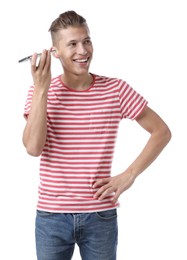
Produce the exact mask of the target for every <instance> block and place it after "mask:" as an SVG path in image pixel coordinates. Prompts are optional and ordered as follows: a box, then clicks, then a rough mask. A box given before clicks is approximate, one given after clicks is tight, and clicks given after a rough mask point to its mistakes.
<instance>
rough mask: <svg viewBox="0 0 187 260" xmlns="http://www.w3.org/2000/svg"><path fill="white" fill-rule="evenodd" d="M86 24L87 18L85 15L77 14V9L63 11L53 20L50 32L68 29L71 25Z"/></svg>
mask: <svg viewBox="0 0 187 260" xmlns="http://www.w3.org/2000/svg"><path fill="white" fill-rule="evenodd" d="M84 25H86V19H85V18H84V17H82V16H81V15H79V14H77V13H76V12H75V11H67V12H64V13H61V14H60V15H59V17H58V18H56V19H55V20H54V21H53V22H52V24H51V26H50V28H49V32H51V33H53V32H57V31H59V30H61V29H67V28H68V27H69V26H84Z"/></svg>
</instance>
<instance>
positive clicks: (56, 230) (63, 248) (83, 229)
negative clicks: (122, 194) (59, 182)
mask: <svg viewBox="0 0 187 260" xmlns="http://www.w3.org/2000/svg"><path fill="white" fill-rule="evenodd" d="M117 238H118V225H117V210H116V209H112V210H107V211H102V212H96V213H75V214H74V213H72V214H70V213H49V212H44V211H37V216H36V251H37V259H38V260H70V259H71V258H72V255H73V251H74V247H75V243H76V244H77V245H78V246H79V250H80V255H81V258H82V260H116V251H117Z"/></svg>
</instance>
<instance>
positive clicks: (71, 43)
mask: <svg viewBox="0 0 187 260" xmlns="http://www.w3.org/2000/svg"><path fill="white" fill-rule="evenodd" d="M76 45H77V43H76V42H70V43H69V46H70V47H75V46H76Z"/></svg>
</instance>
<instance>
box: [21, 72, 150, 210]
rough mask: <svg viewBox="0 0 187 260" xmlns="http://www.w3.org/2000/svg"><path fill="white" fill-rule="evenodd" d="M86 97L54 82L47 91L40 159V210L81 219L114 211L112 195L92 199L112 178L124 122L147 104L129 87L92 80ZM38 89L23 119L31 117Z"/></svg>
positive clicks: (119, 82) (101, 78)
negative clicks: (96, 184) (103, 181)
mask: <svg viewBox="0 0 187 260" xmlns="http://www.w3.org/2000/svg"><path fill="white" fill-rule="evenodd" d="M92 76H93V79H94V81H93V83H92V85H91V86H90V87H89V88H88V89H86V90H84V91H76V90H74V89H70V88H68V87H67V86H65V85H64V84H63V82H62V81H61V75H60V76H58V77H56V78H53V79H52V81H51V85H50V88H49V91H48V103H47V138H46V143H45V146H44V149H43V152H42V154H41V156H40V184H39V195H38V203H37V209H38V210H43V211H49V212H61V213H63V212H64V213H76V212H77V213H78V212H79V213H81V212H96V211H103V210H109V209H113V208H116V207H118V206H119V203H118V202H117V203H115V204H114V203H113V202H112V198H113V196H114V194H111V195H110V196H108V197H107V198H105V199H103V200H102V201H99V200H97V199H94V194H95V192H96V190H94V189H93V184H94V182H95V181H96V180H98V179H101V178H106V177H110V176H111V167H112V158H113V153H114V147H115V141H116V137H117V132H118V126H119V123H120V120H121V119H123V118H129V119H132V120H133V119H135V118H136V117H137V116H138V115H139V114H140V113H141V111H142V110H143V108H144V107H145V106H146V104H147V101H146V100H145V99H144V98H143V97H142V96H141V95H140V94H139V93H137V92H136V91H135V90H134V89H133V88H132V87H130V86H129V85H128V84H127V83H126V82H125V81H123V80H121V79H117V78H109V77H105V76H98V75H95V74H92ZM33 90H34V87H33V86H32V87H31V88H30V89H29V92H28V97H27V102H26V105H25V111H24V114H25V115H26V116H27V115H28V114H29V110H30V106H31V102H32V94H33Z"/></svg>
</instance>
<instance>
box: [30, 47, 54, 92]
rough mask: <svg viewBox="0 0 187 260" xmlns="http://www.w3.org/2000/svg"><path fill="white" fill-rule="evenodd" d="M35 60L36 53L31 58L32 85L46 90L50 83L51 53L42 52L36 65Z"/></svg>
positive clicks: (47, 51)
mask: <svg viewBox="0 0 187 260" xmlns="http://www.w3.org/2000/svg"><path fill="white" fill-rule="evenodd" d="M37 58H38V57H37V53H34V54H33V55H32V58H31V73H32V77H33V81H34V85H35V86H36V87H38V88H45V89H47V90H48V88H49V86H50V83H51V51H50V50H43V52H42V54H41V57H40V60H39V62H38V64H37Z"/></svg>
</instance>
